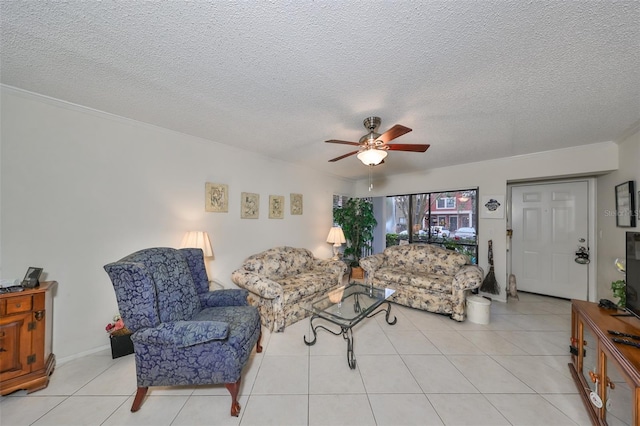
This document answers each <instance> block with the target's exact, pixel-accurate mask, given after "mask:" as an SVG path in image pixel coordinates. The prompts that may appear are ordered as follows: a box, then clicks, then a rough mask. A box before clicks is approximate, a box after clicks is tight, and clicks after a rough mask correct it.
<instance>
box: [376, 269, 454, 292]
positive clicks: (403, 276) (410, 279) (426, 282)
mask: <svg viewBox="0 0 640 426" xmlns="http://www.w3.org/2000/svg"><path fill="white" fill-rule="evenodd" d="M375 279H376V280H380V281H386V282H390V283H393V284H397V285H400V286H412V287H418V288H423V289H427V290H430V291H432V292H435V293H451V292H452V283H453V277H452V276H448V275H441V274H424V273H417V272H410V271H406V270H404V269H398V268H388V267H382V268H380V269H378V270H377V271H376V275H375Z"/></svg>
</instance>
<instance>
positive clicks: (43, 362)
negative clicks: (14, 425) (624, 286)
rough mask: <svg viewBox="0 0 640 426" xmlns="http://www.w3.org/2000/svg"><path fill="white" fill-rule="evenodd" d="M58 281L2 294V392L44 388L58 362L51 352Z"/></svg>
mask: <svg viewBox="0 0 640 426" xmlns="http://www.w3.org/2000/svg"><path fill="white" fill-rule="evenodd" d="M57 284H58V283H57V282H56V281H47V282H43V283H41V284H40V286H39V287H37V288H33V289H25V290H24V291H20V292H16V293H5V294H2V295H0V395H7V394H9V393H11V392H14V391H17V390H20V389H26V390H27V392H28V393H31V392H33V391H37V390H39V389H44V388H46V387H47V385H48V384H49V376H50V375H51V373H53V370H54V368H55V366H56V357H55V355H54V354H53V353H52V351H51V349H52V341H51V335H52V321H51V318H52V315H53V300H52V299H53V296H52V290H53V289H54V288H55V287H56V286H57Z"/></svg>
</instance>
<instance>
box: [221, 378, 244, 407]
mask: <svg viewBox="0 0 640 426" xmlns="http://www.w3.org/2000/svg"><path fill="white" fill-rule="evenodd" d="M241 380H242V377H240V378H239V379H238V381H237V382H235V383H225V384H224V386H225V387H226V388H227V390H228V391H229V393H230V394H231V415H232V416H233V417H238V416H239V415H240V403H239V402H238V391H239V390H240V381H241Z"/></svg>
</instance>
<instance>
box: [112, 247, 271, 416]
mask: <svg viewBox="0 0 640 426" xmlns="http://www.w3.org/2000/svg"><path fill="white" fill-rule="evenodd" d="M104 269H105V270H106V271H107V273H108V274H109V277H110V278H111V281H112V283H113V287H114V290H115V292H116V299H117V301H118V308H119V310H120V315H121V316H122V319H123V320H124V324H125V326H126V327H127V328H129V329H130V330H131V331H133V334H132V335H131V340H132V342H133V346H134V352H135V361H136V375H137V382H138V395H136V400H135V401H134V406H133V407H132V411H137V408H139V406H140V404H141V403H142V400H143V399H144V395H145V394H146V390H147V388H148V387H149V386H177V385H202V384H216V383H225V384H227V387H228V388H229V387H230V386H231V388H230V391H231V393H232V399H233V401H232V408H231V412H232V415H237V412H239V410H240V406H239V404H238V403H237V388H238V386H239V383H240V378H241V373H242V369H243V367H244V366H245V364H246V363H247V361H248V360H249V356H250V355H251V352H252V349H253V347H254V346H256V348H257V350H258V352H259V351H260V350H261V348H260V345H259V339H260V335H261V326H260V315H259V313H258V310H257V309H256V308H255V307H254V306H250V305H249V304H248V301H247V296H248V292H247V291H246V290H243V289H227V290H218V291H212V292H210V291H209V290H208V280H207V276H206V270H205V269H204V257H203V254H202V250H200V249H183V250H177V249H172V248H149V249H145V250H140V251H138V252H136V253H133V254H131V255H129V256H126V257H125V258H123V259H121V260H119V261H117V262H113V263H109V264H108V265H105V267H104ZM232 389H233V390H232ZM234 391H235V392H236V395H234ZM141 392H142V393H141ZM140 395H141V396H140ZM136 403H137V407H136ZM134 408H135V409H134ZM234 409H236V412H235V414H234Z"/></svg>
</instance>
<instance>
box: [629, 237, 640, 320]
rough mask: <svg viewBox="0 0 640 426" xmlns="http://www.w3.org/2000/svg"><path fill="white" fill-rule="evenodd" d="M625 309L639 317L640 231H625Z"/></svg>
mask: <svg viewBox="0 0 640 426" xmlns="http://www.w3.org/2000/svg"><path fill="white" fill-rule="evenodd" d="M626 264H627V265H626V280H625V281H626V284H627V287H626V290H625V293H626V296H627V304H626V306H625V307H626V309H627V311H628V312H630V313H632V314H634V315H635V316H637V317H638V318H640V298H639V297H638V295H640V232H632V231H627V236H626Z"/></svg>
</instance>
